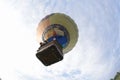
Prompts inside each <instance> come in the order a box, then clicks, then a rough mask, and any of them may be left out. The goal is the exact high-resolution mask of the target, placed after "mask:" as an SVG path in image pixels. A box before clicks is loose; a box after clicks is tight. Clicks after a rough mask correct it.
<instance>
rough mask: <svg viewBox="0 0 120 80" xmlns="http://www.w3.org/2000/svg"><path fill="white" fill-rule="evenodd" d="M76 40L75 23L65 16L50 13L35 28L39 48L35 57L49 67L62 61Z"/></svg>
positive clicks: (76, 29) (76, 30)
mask: <svg viewBox="0 0 120 80" xmlns="http://www.w3.org/2000/svg"><path fill="white" fill-rule="evenodd" d="M77 40H78V28H77V25H76V23H75V22H74V21H73V20H72V19H71V18H70V17H69V16H67V15H66V14H63V13H52V14H50V15H47V16H46V17H45V18H43V19H42V20H41V21H40V23H39V24H38V27H37V41H38V43H39V44H40V47H39V48H38V50H37V53H36V57H37V58H38V59H39V60H40V61H41V62H42V63H43V64H44V65H45V66H49V65H51V64H54V63H56V62H59V61H61V60H62V59H63V56H64V54H66V53H68V52H69V51H70V50H72V49H73V48H74V47H75V45H76V43H77Z"/></svg>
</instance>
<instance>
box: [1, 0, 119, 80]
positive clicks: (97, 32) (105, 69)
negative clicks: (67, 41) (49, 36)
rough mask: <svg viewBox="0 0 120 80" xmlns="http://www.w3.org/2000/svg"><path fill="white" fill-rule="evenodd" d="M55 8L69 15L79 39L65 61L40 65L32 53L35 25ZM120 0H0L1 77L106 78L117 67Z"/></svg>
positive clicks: (19, 79) (20, 79)
mask: <svg viewBox="0 0 120 80" xmlns="http://www.w3.org/2000/svg"><path fill="white" fill-rule="evenodd" d="M54 12H60V13H65V14H67V15H69V16H70V17H71V18H73V20H74V21H75V22H76V24H77V25H78V29H79V39H78V42H77V44H76V46H75V48H74V49H73V50H72V51H70V52H69V53H67V54H65V56H64V60H63V61H61V62H59V63H56V64H54V65H51V66H49V67H46V66H44V65H43V64H42V63H41V62H40V61H39V60H38V59H37V58H36V56H35V54H36V50H37V48H38V47H39V44H38V43H37V41H36V28H37V25H38V23H39V22H40V20H41V19H42V18H43V17H45V16H46V15H48V14H50V13H54ZM119 13H120V1H119V0H103V1H101V0H1V1H0V37H1V38H0V39H1V40H0V48H1V49H0V78H1V79H2V80H58V79H59V80H110V79H111V78H113V77H114V76H115V74H116V72H118V71H120V62H119V61H120V14H119Z"/></svg>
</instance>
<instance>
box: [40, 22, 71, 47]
mask: <svg viewBox="0 0 120 80" xmlns="http://www.w3.org/2000/svg"><path fill="white" fill-rule="evenodd" d="M42 40H43V41H47V42H51V41H53V40H56V41H57V42H58V43H59V44H60V45H61V46H62V48H65V47H67V45H68V44H69V40H70V39H69V33H68V31H67V30H66V29H65V27H63V26H62V25H60V24H53V25H50V26H48V27H47V29H45V31H44V32H43V35H42Z"/></svg>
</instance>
